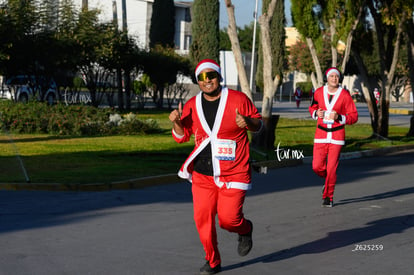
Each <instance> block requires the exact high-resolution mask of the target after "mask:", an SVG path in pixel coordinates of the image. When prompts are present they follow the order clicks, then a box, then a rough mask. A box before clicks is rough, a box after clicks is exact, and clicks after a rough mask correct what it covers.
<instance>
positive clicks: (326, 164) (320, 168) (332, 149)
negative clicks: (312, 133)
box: [312, 143, 342, 199]
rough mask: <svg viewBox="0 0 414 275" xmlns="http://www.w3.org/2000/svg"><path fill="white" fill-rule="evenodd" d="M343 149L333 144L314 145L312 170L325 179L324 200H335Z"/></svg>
mask: <svg viewBox="0 0 414 275" xmlns="http://www.w3.org/2000/svg"><path fill="white" fill-rule="evenodd" d="M341 148H342V145H337V144H332V143H315V144H314V145H313V161H312V169H313V171H314V172H315V173H316V174H317V175H318V176H320V177H322V178H325V189H324V192H323V195H322V198H323V199H324V198H327V197H328V198H331V199H332V198H333V194H334V190H335V184H336V170H337V168H338V164H339V155H340V153H341Z"/></svg>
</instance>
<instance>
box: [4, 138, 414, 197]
mask: <svg viewBox="0 0 414 275" xmlns="http://www.w3.org/2000/svg"><path fill="white" fill-rule="evenodd" d="M406 150H414V145H402V146H393V147H384V148H380V149H375V150H365V151H358V152H348V153H341V156H340V159H341V160H342V159H355V158H367V157H375V156H382V155H386V154H391V153H395V152H401V151H406ZM309 163H312V157H305V158H303V159H287V160H283V161H275V160H273V161H271V160H269V161H261V162H255V163H252V168H253V171H255V172H257V173H261V174H266V173H267V170H268V169H277V168H283V167H292V166H298V165H302V164H309ZM179 182H186V180H184V179H181V178H179V177H178V176H177V174H167V175H160V176H151V177H144V178H136V179H130V180H126V181H117V182H112V183H94V184H61V183H45V184H43V183H0V190H9V191H22V190H25V191H74V192H77V191H83V192H95V191H110V190H128V189H140V188H144V187H149V186H156V185H165V184H169V183H179Z"/></svg>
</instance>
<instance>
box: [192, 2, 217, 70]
mask: <svg viewBox="0 0 414 275" xmlns="http://www.w3.org/2000/svg"><path fill="white" fill-rule="evenodd" d="M219 11H220V5H219V1H218V0H195V1H194V2H193V18H192V19H193V22H192V26H191V27H192V35H193V41H192V43H191V47H190V58H191V62H192V64H193V66H195V65H196V64H197V63H198V62H199V61H200V60H201V59H204V58H211V59H214V60H216V61H217V62H219V41H220V39H219V13H220V12H219Z"/></svg>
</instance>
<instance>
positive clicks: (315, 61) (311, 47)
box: [306, 37, 323, 88]
mask: <svg viewBox="0 0 414 275" xmlns="http://www.w3.org/2000/svg"><path fill="white" fill-rule="evenodd" d="M306 44H308V48H309V51H310V53H311V56H312V61H313V64H314V65H315V72H316V79H317V81H318V85H317V86H316V87H315V88H317V87H320V86H322V85H323V74H322V69H321V64H320V63H319V59H318V54H317V53H316V48H315V45H314V44H313V40H312V39H311V38H309V37H306Z"/></svg>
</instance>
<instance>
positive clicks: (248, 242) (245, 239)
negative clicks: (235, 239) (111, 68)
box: [237, 220, 253, 256]
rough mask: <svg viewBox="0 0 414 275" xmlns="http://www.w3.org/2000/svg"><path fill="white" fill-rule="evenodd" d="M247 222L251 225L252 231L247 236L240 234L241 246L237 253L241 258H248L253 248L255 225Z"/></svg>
mask: <svg viewBox="0 0 414 275" xmlns="http://www.w3.org/2000/svg"><path fill="white" fill-rule="evenodd" d="M247 222H249V223H250V225H251V227H252V230H250V232H249V233H247V234H243V235H241V234H239V246H238V247H237V252H238V253H239V255H240V256H246V255H247V254H249V252H250V250H251V249H252V246H253V239H252V233H253V223H252V222H251V221H249V220H247Z"/></svg>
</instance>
